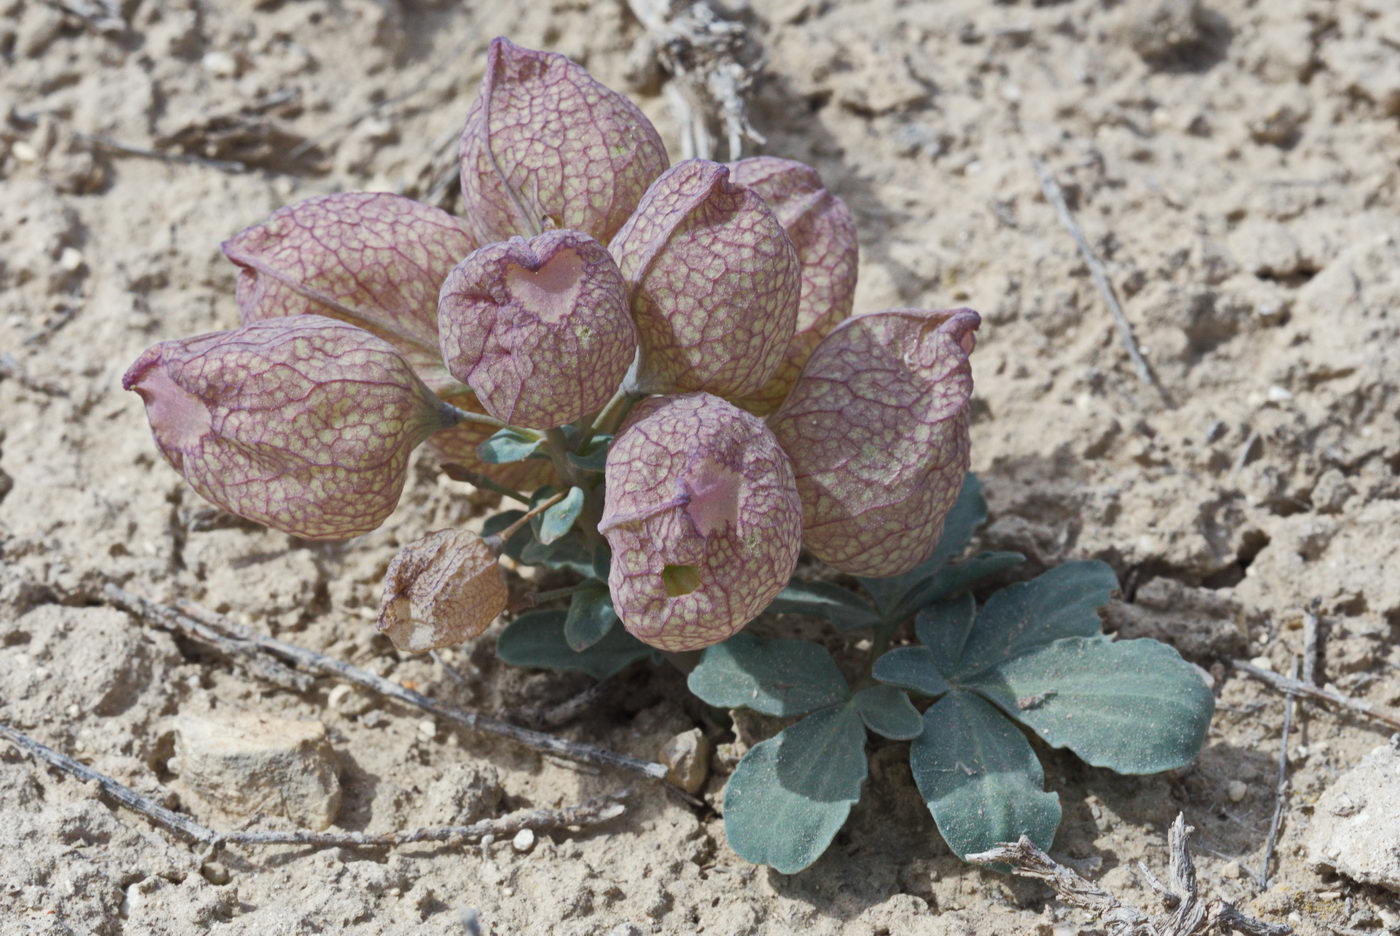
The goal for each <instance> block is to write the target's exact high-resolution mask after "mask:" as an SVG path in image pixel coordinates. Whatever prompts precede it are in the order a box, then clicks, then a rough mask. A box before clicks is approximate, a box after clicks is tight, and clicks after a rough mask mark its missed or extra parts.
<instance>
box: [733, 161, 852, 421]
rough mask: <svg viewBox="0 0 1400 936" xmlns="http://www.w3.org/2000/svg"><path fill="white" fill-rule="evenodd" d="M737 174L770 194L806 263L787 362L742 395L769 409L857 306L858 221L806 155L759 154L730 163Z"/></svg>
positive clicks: (760, 409)
mask: <svg viewBox="0 0 1400 936" xmlns="http://www.w3.org/2000/svg"><path fill="white" fill-rule="evenodd" d="M729 179H730V181H731V182H735V183H737V184H739V185H746V186H748V187H749V188H751V189H753V190H754V191H755V192H757V193H758V194H759V195H761V196H762V197H763V200H764V201H765V202H767V203H768V207H769V208H771V209H773V214H774V215H775V216H776V217H777V219H778V223H779V224H781V225H782V226H783V230H784V231H786V232H787V235H788V238H789V239H790V240H791V241H792V244H793V246H794V247H795V248H797V257H798V260H799V261H800V262H801V264H802V293H801V298H800V299H799V300H798V303H797V328H796V330H795V331H794V332H793V335H792V341H790V342H789V343H788V348H787V353H786V354H784V356H783V361H782V364H780V365H779V367H778V371H777V373H775V374H774V375H773V376H772V377H771V378H770V379H769V381H768V382H767V383H766V384H764V385H763V387H762V388H761V389H760V390H759V391H758V392H757V393H755V394H753V395H752V396H748V397H745V398H743V399H742V400H736V401H735V402H736V403H738V404H739V405H740V406H742V407H744V408H745V409H747V410H749V411H750V412H754V413H758V414H759V415H760V416H762V415H766V414H767V413H771V412H772V411H773V410H775V409H777V408H778V406H779V404H781V403H782V402H783V399H784V398H785V397H786V396H787V395H788V391H790V390H791V389H792V385H793V384H794V383H796V382H797V375H798V374H799V373H801V372H802V365H803V364H806V363H807V358H808V357H810V356H811V354H812V351H813V349H815V348H816V346H817V345H818V344H820V343H821V340H822V339H823V338H825V337H826V336H827V335H828V334H829V333H830V332H831V330H832V329H833V328H835V327H836V326H837V325H838V324H839V323H841V322H842V321H844V320H845V319H846V318H847V317H848V316H849V315H850V314H851V302H852V299H853V298H854V296H855V291H856V260H857V254H858V250H857V244H856V224H855V219H854V218H852V217H851V210H850V209H849V208H847V207H846V203H845V202H843V201H842V200H841V199H839V198H837V197H836V196H835V195H833V194H831V193H830V192H828V191H827V190H826V186H824V185H822V180H821V177H820V176H818V175H817V171H816V170H815V169H813V168H812V167H811V166H808V165H805V164H803V163H800V162H794V161H793V160H791V159H779V158H777V157H776V156H754V157H752V158H749V159H741V160H739V161H738V162H735V163H730V164H729Z"/></svg>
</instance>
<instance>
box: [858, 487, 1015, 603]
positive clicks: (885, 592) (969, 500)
mask: <svg viewBox="0 0 1400 936" xmlns="http://www.w3.org/2000/svg"><path fill="white" fill-rule="evenodd" d="M986 521H987V502H986V500H985V499H984V498H983V497H982V482H981V481H979V480H978V479H977V476H976V475H974V474H972V473H971V472H969V473H968V475H967V477H966V478H964V479H963V486H962V490H961V491H959V492H958V499H957V501H956V502H955V503H954V504H953V508H952V509H951V510H949V511H948V516H947V517H946V518H944V520H943V535H942V537H940V538H939V540H938V545H937V546H936V547H934V550H933V555H932V556H930V557H929V558H928V559H926V560H925V561H924V562H923V563H922V564H920V565H919V566H918V567H917V568H915V569H913V570H912V571H910V572H906V573H904V574H903V575H896V576H892V577H891V578H882V579H866V578H863V579H861V580H860V583H861V584H862V585H863V586H865V590H866V591H868V592H870V595H871V597H873V598H874V599H875V604H876V606H877V607H878V608H879V609H880V614H881V615H882V616H883V617H884V619H885V620H886V621H887V622H890V623H894V622H897V621H902V620H904V619H905V618H907V617H908V616H909V615H911V614H913V613H914V612H915V611H917V610H918V609H919V605H920V603H921V600H920V599H921V593H922V592H923V591H925V586H927V585H928V584H929V583H930V582H931V581H932V579H933V578H934V576H936V575H937V574H938V572H939V570H940V569H942V568H943V567H944V566H945V565H947V564H948V562H949V561H950V560H952V559H954V558H956V557H957V556H960V555H962V553H963V550H965V549H967V544H968V543H969V542H971V541H972V534H973V531H975V530H976V529H977V528H978V527H979V526H981V525H982V524H983V523H985V522H986Z"/></svg>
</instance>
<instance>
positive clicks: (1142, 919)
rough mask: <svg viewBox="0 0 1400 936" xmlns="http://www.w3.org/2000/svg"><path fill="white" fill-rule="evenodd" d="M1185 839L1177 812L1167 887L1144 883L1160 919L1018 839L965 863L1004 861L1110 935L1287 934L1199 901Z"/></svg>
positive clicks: (1220, 904)
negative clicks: (1161, 906) (1157, 896)
mask: <svg viewBox="0 0 1400 936" xmlns="http://www.w3.org/2000/svg"><path fill="white" fill-rule="evenodd" d="M1190 835H1191V828H1190V827H1189V826H1187V825H1186V817H1185V816H1184V815H1182V814H1178V815H1177V817H1176V821H1175V822H1173V823H1172V827H1171V831H1170V832H1169V833H1168V836H1167V842H1168V847H1169V848H1170V850H1171V869H1170V871H1171V873H1170V877H1171V884H1170V886H1168V885H1166V884H1163V883H1162V882H1161V881H1159V880H1157V879H1156V878H1155V877H1153V876H1151V875H1150V874H1149V875H1148V880H1149V882H1150V883H1152V885H1153V887H1154V888H1156V889H1158V890H1159V891H1160V892H1161V893H1162V894H1163V900H1164V902H1165V903H1166V904H1167V906H1168V908H1169V909H1170V910H1171V912H1170V913H1169V914H1168V915H1166V916H1161V917H1152V916H1149V915H1148V914H1146V913H1144V912H1143V911H1141V910H1139V909H1137V908H1136V907H1130V906H1127V905H1126V904H1124V903H1123V902H1122V901H1120V900H1119V899H1118V898H1116V897H1114V896H1113V895H1112V894H1110V893H1109V892H1108V891H1106V890H1104V889H1103V888H1102V887H1099V886H1098V885H1097V884H1094V883H1092V882H1091V881H1087V880H1085V879H1084V878H1083V877H1082V876H1080V875H1079V874H1078V873H1077V872H1076V871H1074V870H1073V869H1071V868H1067V867H1065V866H1064V865H1062V864H1060V863H1059V862H1057V861H1055V860H1054V859H1053V858H1051V857H1050V856H1049V855H1047V854H1045V852H1043V851H1041V850H1040V849H1039V848H1038V847H1036V844H1035V843H1034V842H1032V841H1031V840H1030V839H1028V838H1026V837H1025V836H1024V835H1023V836H1021V840H1020V841H1018V842H1003V843H1002V844H1000V845H998V846H996V847H995V848H993V849H990V850H989V851H985V852H981V853H980V854H976V855H968V856H967V860H968V861H971V862H975V863H977V864H993V863H997V862H1004V863H1007V864H1010V865H1011V870H1012V872H1013V873H1014V874H1017V875H1020V876H1021V877H1029V878H1036V879H1038V880H1042V881H1045V882H1046V883H1047V884H1049V885H1050V886H1051V887H1052V888H1054V890H1055V893H1057V894H1059V896H1060V899H1061V900H1063V901H1064V902H1065V903H1067V904H1069V905H1070V906H1073V907H1080V908H1082V909H1084V910H1088V911H1089V912H1090V913H1092V914H1094V916H1095V917H1096V918H1098V919H1099V920H1102V921H1103V923H1104V926H1105V928H1106V929H1107V930H1108V932H1109V933H1111V934H1113V936H1205V934H1207V933H1212V932H1215V933H1245V934H1247V936H1287V934H1288V933H1291V932H1293V930H1292V929H1291V928H1290V927H1287V926H1280V925H1278V924H1274V923H1265V922H1264V921H1263V920H1257V919H1255V918H1254V917H1251V916H1246V915H1245V914H1243V913H1241V912H1240V911H1239V910H1238V909H1237V908H1236V907H1235V905H1234V904H1232V903H1230V902H1229V901H1227V900H1219V899H1214V900H1203V899H1202V898H1201V896H1200V894H1199V892H1198V889H1197V886H1196V866H1195V863H1194V862H1193V861H1192V860H1191V852H1190Z"/></svg>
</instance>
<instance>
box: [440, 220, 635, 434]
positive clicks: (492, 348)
mask: <svg viewBox="0 0 1400 936" xmlns="http://www.w3.org/2000/svg"><path fill="white" fill-rule="evenodd" d="M438 324H439V327H440V328H441V329H442V355H443V358H444V359H445V360H446V361H447V367H448V369H449V370H450V371H451V372H452V375H453V376H454V377H456V378H457V379H458V380H460V381H462V382H463V383H465V384H467V385H468V386H470V387H471V388H472V390H473V391H474V392H475V393H476V395H477V399H478V400H480V401H481V405H482V406H483V407H484V408H485V410H486V412H488V413H490V414H491V415H492V416H494V417H496V418H497V419H500V420H503V421H505V422H508V423H512V424H514V425H517V426H535V427H538V428H542V429H552V428H554V427H556V426H563V425H566V424H568V423H571V422H574V421H575V420H577V419H581V418H583V416H585V415H586V414H588V413H592V412H595V411H597V410H599V409H601V408H602V407H603V405H604V404H605V403H607V402H608V399H609V398H610V397H611V396H612V394H613V391H614V390H615V389H616V388H617V385H618V384H619V383H621V382H622V378H623V377H625V376H626V375H627V369H628V368H629V367H630V366H631V365H632V358H633V357H634V356H635V354H636V351H637V339H636V331H635V329H634V328H633V326H632V318H631V315H630V314H629V313H628V311H627V291H626V287H625V285H624V284H623V282H622V274H621V273H619V272H618V270H617V265H616V264H615V263H613V261H612V257H610V256H609V255H608V251H607V249H606V248H604V247H603V245H602V244H600V243H598V242H597V241H595V240H594V239H593V238H591V237H589V236H588V235H587V234H581V233H579V232H578V231H549V232H546V233H544V234H541V235H540V236H539V237H536V238H534V239H532V240H530V241H528V242H527V241H526V240H525V239H524V238H520V237H516V238H512V239H511V240H509V241H507V242H505V243H501V244H491V245H489V246H486V247H483V248H481V249H480V250H478V251H476V252H475V253H473V254H472V255H471V256H469V257H467V259H465V260H463V261H462V262H461V263H460V264H458V265H457V267H456V268H454V269H453V270H452V272H451V273H450V274H449V275H448V277H447V282H446V283H444V284H443V286H442V298H441V301H440V303H439V305H438Z"/></svg>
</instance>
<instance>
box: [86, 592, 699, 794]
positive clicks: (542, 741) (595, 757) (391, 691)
mask: <svg viewBox="0 0 1400 936" xmlns="http://www.w3.org/2000/svg"><path fill="white" fill-rule="evenodd" d="M120 591H121V590H120V589H116V587H115V586H112V585H108V586H107V587H106V588H104V590H103V592H104V594H105V595H106V596H107V598H108V599H109V600H110V601H112V602H113V603H117V602H118V594H117V593H120ZM123 594H124V593H123ZM125 597H126V599H127V600H128V601H131V600H132V597H133V596H129V595H127V596H125ZM131 606H133V607H143V605H135V604H132V605H131ZM144 607H145V608H146V609H147V610H146V611H145V614H146V615H149V616H152V617H155V618H156V619H157V620H158V621H159V622H160V623H161V625H162V626H166V627H175V628H178V629H179V630H180V632H181V633H184V634H186V635H187V636H190V637H194V638H196V639H200V640H206V639H207V637H206V635H208V634H209V633H210V632H211V631H212V632H213V633H214V634H218V635H221V636H223V637H225V638H233V639H236V640H238V641H243V642H246V643H251V644H254V645H256V646H257V647H259V648H260V649H262V650H264V651H266V652H268V653H270V654H272V655H273V656H274V657H276V658H279V659H281V660H283V661H290V662H292V663H295V664H296V665H297V666H299V667H302V668H303V669H306V670H310V671H313V672H317V673H320V674H322V675H325V676H330V677H333V678H335V679H341V680H344V681H346V682H351V683H354V684H356V685H358V686H363V687H364V688H366V689H370V690H373V691H374V692H377V693H379V694H380V695H385V696H388V697H389V698H391V699H395V700H397V701H399V702H403V703H405V704H408V705H412V706H414V707H416V708H420V709H423V710H424V711H426V712H430V713H432V714H433V715H436V716H438V717H439V718H442V719H444V720H446V721H450V722H453V723H455V724H457V725H460V726H462V727H463V728H468V729H470V730H472V731H479V732H482V733H485V734H493V735H497V736H499V737H502V738H507V739H509V740H511V741H514V742H516V743H517V744H520V745H523V746H525V747H528V748H531V749H532V750H536V751H539V752H540V753H542V754H551V755H554V756H556V757H561V758H563V759H565V760H569V761H575V762H578V763H584V764H591V765H593V766H596V767H612V768H616V769H620V770H625V771H628V772H630V773H635V774H639V775H640V776H643V777H646V778H647V779H649V780H659V781H662V782H663V783H665V780H666V774H667V769H666V766H665V765H664V764H658V763H656V762H654V761H645V760H641V759H640V758H636V757H632V756H630V755H628V754H620V753H618V752H616V751H610V750H608V749H607V748H601V747H598V746H596V745H593V744H585V743H582V742H578V741H568V740H565V739H563V738H556V737H554V736H553V735H548V734H544V733H543V732H539V731H532V730H530V729H529V728H522V727H520V726H519V725H513V724H511V723H510V722H505V721H501V720H500V719H497V718H491V717H490V716H488V715H482V714H480V713H478V712H465V711H462V710H461V709H457V708H453V707H452V706H449V705H446V704H444V703H442V702H439V701H438V700H436V699H433V698H431V697H429V696H426V695H424V694H423V693H421V692H416V691H414V690H412V689H409V688H407V687H405V686H403V685H401V684H399V683H396V682H394V681H393V680H390V679H385V678H383V677H382V676H376V675H375V674H374V673H371V672H369V671H367V670H362V669H360V668H359V667H357V666H352V665H350V664H349V663H346V662H344V661H342V660H337V659H335V658H333V657H329V656H326V655H325V654H323V653H318V652H316V651H315V650H309V649H307V648H305V647H298V646H297V645H296V644H290V643H287V642H285V641H282V640H278V639H276V638H275V637H269V636H267V635H265V634H259V633H257V632H256V631H253V630H251V629H249V628H246V627H242V626H241V625H239V624H236V623H235V622H233V621H230V620H228V619H227V618H225V617H223V616H222V615H218V614H214V613H213V612H211V611H207V610H205V609H203V608H200V607H198V606H196V605H194V604H192V603H190V602H188V601H182V602H180V606H179V607H178V608H169V607H167V606H165V605H158V604H156V603H154V602H144ZM194 625H202V626H201V627H196V626H194ZM216 645H217V644H216ZM665 785H666V789H667V790H668V791H674V792H675V793H676V794H678V795H679V796H681V797H682V798H683V799H685V801H686V802H688V803H690V804H691V805H692V806H697V805H702V804H701V803H700V801H699V800H696V799H695V798H694V797H691V796H689V795H688V794H686V793H685V792H684V791H682V790H680V789H679V788H677V787H674V786H672V785H671V784H669V783H666V784H665Z"/></svg>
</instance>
